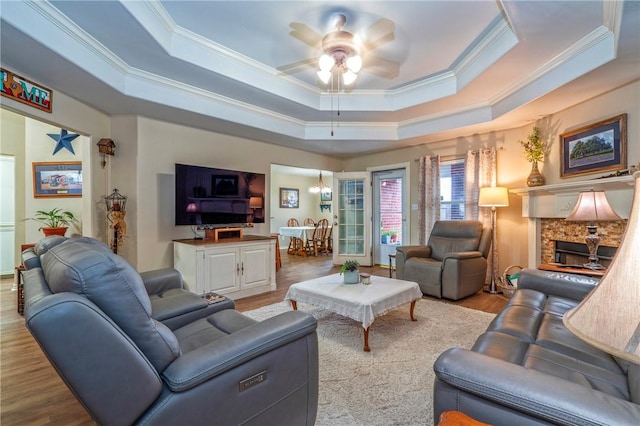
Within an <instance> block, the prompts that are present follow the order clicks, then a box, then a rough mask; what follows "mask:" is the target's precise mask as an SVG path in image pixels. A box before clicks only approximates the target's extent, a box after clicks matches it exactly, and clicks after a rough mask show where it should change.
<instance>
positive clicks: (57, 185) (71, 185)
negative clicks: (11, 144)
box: [33, 161, 82, 198]
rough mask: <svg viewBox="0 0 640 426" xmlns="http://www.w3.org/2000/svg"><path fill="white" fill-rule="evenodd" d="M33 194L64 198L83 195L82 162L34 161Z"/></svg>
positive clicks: (43, 196) (38, 196)
mask: <svg viewBox="0 0 640 426" xmlns="http://www.w3.org/2000/svg"><path fill="white" fill-rule="evenodd" d="M33 196H34V197H35V198H45V197H49V198H62V197H81V196H82V163H81V162H80V161H69V162H64V163H33Z"/></svg>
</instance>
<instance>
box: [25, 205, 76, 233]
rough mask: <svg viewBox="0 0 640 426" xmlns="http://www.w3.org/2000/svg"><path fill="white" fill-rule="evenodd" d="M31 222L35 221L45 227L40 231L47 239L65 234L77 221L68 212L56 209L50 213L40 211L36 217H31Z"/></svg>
mask: <svg viewBox="0 0 640 426" xmlns="http://www.w3.org/2000/svg"><path fill="white" fill-rule="evenodd" d="M29 220H35V221H36V222H40V223H42V224H43V225H45V226H43V227H41V228H40V229H41V230H42V232H43V233H44V236H45V237H48V236H49V235H61V236H63V237H64V234H65V233H66V232H67V229H68V228H69V226H68V225H71V224H72V223H73V222H75V221H77V219H76V217H75V216H74V214H73V213H72V212H70V211H67V210H62V209H60V208H55V209H52V210H49V211H44V210H38V211H36V215H35V216H34V217H30V218H29Z"/></svg>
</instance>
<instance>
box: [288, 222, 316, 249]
mask: <svg viewBox="0 0 640 426" xmlns="http://www.w3.org/2000/svg"><path fill="white" fill-rule="evenodd" d="M315 229H316V227H315V226H310V225H306V226H281V227H280V235H281V236H282V237H290V238H295V242H294V244H293V245H292V246H290V248H289V250H287V253H288V254H297V255H299V256H306V255H307V252H306V250H305V249H304V243H305V241H306V240H307V232H313V231H314V230H315Z"/></svg>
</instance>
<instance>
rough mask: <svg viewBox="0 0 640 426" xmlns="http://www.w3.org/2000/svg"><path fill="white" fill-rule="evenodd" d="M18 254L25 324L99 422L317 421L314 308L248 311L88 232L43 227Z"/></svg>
mask: <svg viewBox="0 0 640 426" xmlns="http://www.w3.org/2000/svg"><path fill="white" fill-rule="evenodd" d="M23 258H24V260H25V266H26V268H27V270H26V272H25V273H24V292H25V320H26V326H27V328H28V329H29V331H30V332H31V334H32V335H33V336H34V338H35V339H36V341H37V342H38V344H39V345H40V347H41V348H42V350H43V352H44V353H45V355H46V356H47V358H48V359H49V361H50V362H51V364H52V365H53V366H54V367H55V368H56V370H57V372H58V373H59V374H60V376H61V377H62V379H63V380H64V381H65V383H66V384H67V385H68V386H69V388H70V389H71V390H72V391H73V392H74V394H75V395H76V396H77V397H78V399H79V400H80V402H81V403H82V404H83V405H84V406H85V408H86V409H87V411H88V412H89V413H90V415H91V416H92V417H93V418H94V419H95V420H96V422H97V423H98V424H105V425H107V424H108V425H129V424H148V425H153V424H161V425H178V424H180V425H210V424H217V425H231V424H233V425H236V424H245V425H251V424H254V425H259V424H299V425H313V423H314V422H315V417H316V412H317V401H318V341H317V335H316V321H315V319H314V318H313V317H312V316H311V315H308V314H305V313H303V312H299V311H291V312H286V313H283V314H281V315H278V316H275V317H273V318H269V319H267V320H264V321H261V322H256V321H254V320H252V319H250V318H249V317H247V316H245V315H243V314H241V313H239V312H237V311H235V310H234V309H233V307H234V304H233V302H232V301H230V300H227V301H223V302H219V303H214V304H211V305H209V304H208V303H207V302H206V301H204V300H203V299H202V298H200V297H199V296H197V295H193V294H189V292H188V291H186V290H184V289H183V288H182V281H181V279H179V274H177V273H175V271H171V270H160V271H156V272H149V273H145V274H142V275H141V274H139V273H138V272H137V271H136V270H135V269H134V268H133V267H132V266H131V265H130V264H129V263H128V262H127V261H126V260H125V259H123V258H122V257H120V256H117V255H115V254H113V253H111V251H110V250H109V248H108V247H107V246H106V245H105V244H103V243H101V242H99V241H97V240H94V239H91V238H70V239H66V238H55V237H50V238H46V239H44V240H42V241H41V242H39V243H37V244H36V246H35V247H34V249H33V250H32V251H28V252H25V253H23ZM203 301H204V305H202V302H203ZM165 322H166V323H165ZM282 360H286V362H283V361H282Z"/></svg>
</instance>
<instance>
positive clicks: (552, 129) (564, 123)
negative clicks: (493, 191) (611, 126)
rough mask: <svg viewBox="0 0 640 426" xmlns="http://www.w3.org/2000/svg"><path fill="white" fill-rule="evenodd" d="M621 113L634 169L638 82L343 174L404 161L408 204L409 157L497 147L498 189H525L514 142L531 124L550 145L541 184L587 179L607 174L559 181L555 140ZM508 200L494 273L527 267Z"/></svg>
mask: <svg viewBox="0 0 640 426" xmlns="http://www.w3.org/2000/svg"><path fill="white" fill-rule="evenodd" d="M622 113H627V115H628V120H627V141H628V143H627V158H628V164H629V165H631V164H636V165H637V164H638V163H639V162H640V142H639V141H640V82H637V81H636V82H634V83H632V84H629V85H627V86H624V87H621V88H619V89H617V90H613V91H611V92H609V93H606V94H604V95H602V96H598V97H596V98H594V99H591V100H589V101H587V102H584V103H581V104H578V105H575V106H573V107H571V108H568V109H566V110H564V111H560V112H559V113H557V114H552V115H549V116H547V117H544V118H543V119H540V120H538V121H536V122H535V123H533V122H532V123H531V125H529V126H525V127H522V128H517V129H509V130H496V131H495V132H490V133H486V134H480V135H471V136H465V137H460V138H457V139H450V140H443V141H440V142H436V143H430V144H429V145H421V146H415V147H411V148H406V149H398V150H395V151H391V152H385V153H382V154H374V155H365V156H359V157H356V158H353V159H350V160H346V161H345V162H344V168H345V170H347V171H355V170H364V169H366V167H371V166H381V165H385V164H393V163H400V162H403V161H408V162H410V164H411V170H410V171H409V178H410V182H411V191H410V198H411V203H417V202H418V188H417V182H418V168H417V163H416V162H415V161H414V160H415V159H417V158H419V157H421V156H424V155H434V154H440V155H463V154H464V153H465V152H466V151H467V150H469V149H478V148H480V147H492V146H495V147H497V148H500V150H499V151H498V185H499V186H506V187H508V188H524V187H526V186H527V184H526V181H527V176H528V175H529V173H530V171H531V164H530V163H528V162H527V161H526V160H525V158H524V156H523V152H522V147H521V146H520V144H519V143H518V141H519V140H524V139H526V137H527V134H528V133H529V132H530V131H531V128H532V127H533V126H534V125H537V126H539V127H540V128H541V130H542V132H543V135H545V136H546V139H547V141H548V142H549V143H550V146H549V155H548V157H547V159H546V161H545V163H544V164H541V167H540V169H541V172H542V174H543V175H544V176H545V179H546V183H547V184H553V183H560V182H565V181H566V182H568V181H580V180H586V179H593V178H596V177H598V176H601V175H605V174H608V173H602V174H594V175H583V176H580V177H573V178H571V179H561V178H560V165H559V164H560V145H559V136H560V134H561V133H565V132H567V131H571V130H573V129H576V128H580V127H582V126H585V125H588V124H591V123H595V122H598V121H601V120H604V119H607V118H610V117H613V116H616V115H618V114H622ZM509 202H510V206H509V207H507V208H500V209H499V210H498V213H497V218H498V224H497V228H498V250H499V259H500V262H499V271H502V270H504V269H505V268H506V267H507V266H509V265H526V264H527V255H528V248H527V220H526V219H523V218H522V215H521V207H522V204H521V199H520V197H519V196H517V195H514V194H510V196H509ZM410 220H411V229H412V232H411V236H410V237H411V243H412V244H415V243H417V241H418V236H417V221H418V218H417V212H415V211H412V212H411V216H410Z"/></svg>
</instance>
